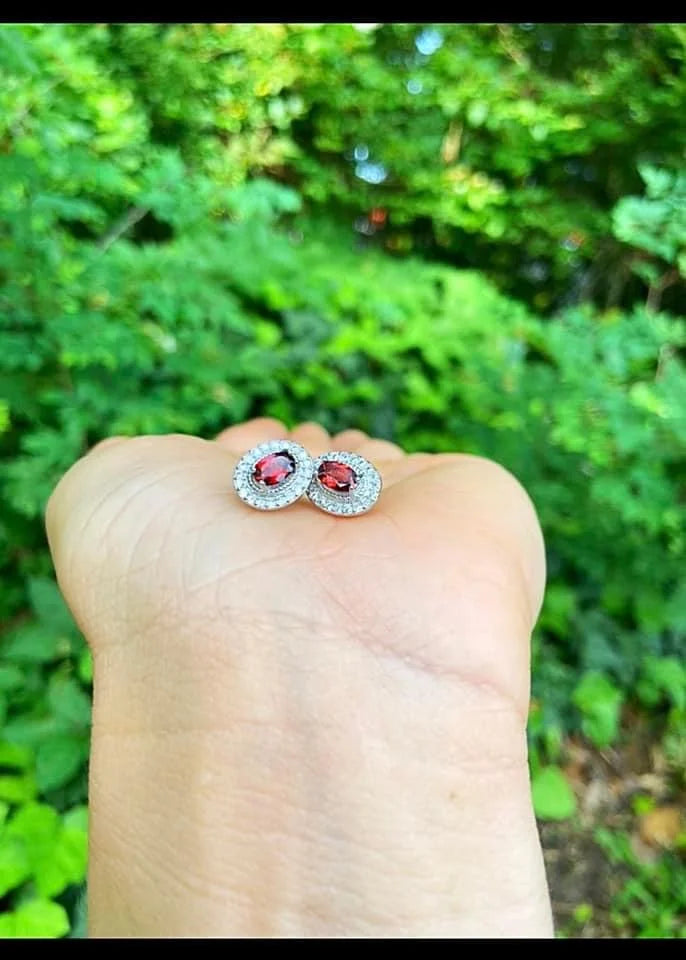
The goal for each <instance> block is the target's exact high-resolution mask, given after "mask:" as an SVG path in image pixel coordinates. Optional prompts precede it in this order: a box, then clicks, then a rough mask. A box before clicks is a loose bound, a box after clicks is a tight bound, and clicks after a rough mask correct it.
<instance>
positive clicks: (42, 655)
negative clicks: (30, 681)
mask: <svg viewBox="0 0 686 960" xmlns="http://www.w3.org/2000/svg"><path fill="white" fill-rule="evenodd" d="M59 646H60V638H59V636H58V635H57V634H56V633H54V631H53V630H51V629H49V628H48V627H47V626H46V625H45V624H44V623H38V622H36V621H33V622H32V623H26V624H23V625H22V626H21V627H17V628H16V629H15V630H13V631H11V633H9V634H8V636H7V640H6V644H5V649H4V651H3V653H4V656H5V658H6V659H7V660H10V661H12V660H13V661H15V662H16V663H48V662H49V661H50V660H54V659H55V658H56V657H57V655H58V651H59Z"/></svg>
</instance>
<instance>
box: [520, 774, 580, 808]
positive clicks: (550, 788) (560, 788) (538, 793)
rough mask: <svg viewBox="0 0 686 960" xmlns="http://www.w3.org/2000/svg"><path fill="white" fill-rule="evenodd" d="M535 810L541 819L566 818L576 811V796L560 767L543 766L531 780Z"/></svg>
mask: <svg viewBox="0 0 686 960" xmlns="http://www.w3.org/2000/svg"><path fill="white" fill-rule="evenodd" d="M531 793H532V797H533V802H534V811H535V813H536V816H537V817H539V819H541V820H566V819H567V818H568V817H571V816H572V815H573V814H574V813H575V811H576V797H575V796H574V791H573V790H572V788H571V787H570V785H569V782H568V781H567V778H566V777H565V775H564V773H563V772H562V770H560V768H559V767H553V766H550V767H543V768H541V769H540V770H539V771H538V772H537V773H536V774H534V776H533V778H532V781H531Z"/></svg>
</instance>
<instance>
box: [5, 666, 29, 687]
mask: <svg viewBox="0 0 686 960" xmlns="http://www.w3.org/2000/svg"><path fill="white" fill-rule="evenodd" d="M23 682H24V675H23V673H22V672H21V670H20V669H19V667H11V666H0V690H16V689H18V688H19V687H21V685H22V684H23Z"/></svg>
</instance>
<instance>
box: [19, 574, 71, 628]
mask: <svg viewBox="0 0 686 960" xmlns="http://www.w3.org/2000/svg"><path fill="white" fill-rule="evenodd" d="M28 590H29V599H30V601H31V606H32V607H33V610H34V612H35V614H36V617H37V618H38V620H39V621H41V623H44V624H46V625H47V626H49V627H50V629H51V630H52V631H53V632H55V633H57V632H60V631H64V632H70V631H72V630H73V629H74V621H73V619H72V616H71V614H70V613H69V609H68V608H67V605H66V603H65V602H64V599H63V597H62V594H61V593H60V590H59V587H58V586H57V584H56V583H55V581H54V580H52V579H51V578H49V577H31V578H30V579H29V581H28Z"/></svg>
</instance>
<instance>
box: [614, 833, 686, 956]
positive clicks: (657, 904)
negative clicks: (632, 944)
mask: <svg viewBox="0 0 686 960" xmlns="http://www.w3.org/2000/svg"><path fill="white" fill-rule="evenodd" d="M596 839H597V841H598V844H599V845H600V847H601V848H602V849H603V850H604V851H605V853H606V854H607V856H608V858H609V859H610V862H611V863H613V864H615V865H617V866H618V867H619V868H620V869H622V870H623V872H624V874H625V876H626V879H625V880H624V882H623V884H622V886H621V887H620V889H619V891H618V892H617V893H616V895H615V896H614V898H613V901H612V904H611V913H610V916H611V920H612V924H613V926H614V927H615V929H616V931H617V935H618V936H633V937H650V938H654V937H679V938H685V937H686V922H685V919H684V918H685V917H686V871H685V870H684V869H683V865H682V864H681V862H680V860H679V855H678V854H677V853H671V852H668V853H663V854H662V855H661V856H660V857H659V858H658V859H657V860H656V861H655V862H654V863H642V862H641V861H640V860H639V859H638V857H637V856H636V854H635V853H634V852H633V850H632V848H631V839H630V837H629V836H628V835H627V834H626V833H624V832H622V831H612V830H608V829H605V828H600V829H599V830H598V831H597V833H596Z"/></svg>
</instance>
